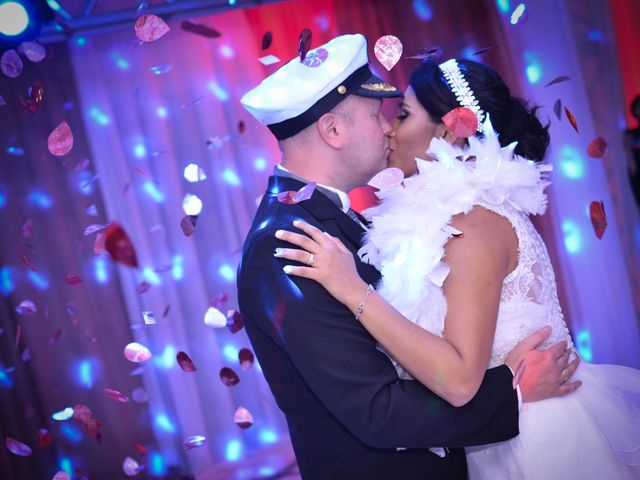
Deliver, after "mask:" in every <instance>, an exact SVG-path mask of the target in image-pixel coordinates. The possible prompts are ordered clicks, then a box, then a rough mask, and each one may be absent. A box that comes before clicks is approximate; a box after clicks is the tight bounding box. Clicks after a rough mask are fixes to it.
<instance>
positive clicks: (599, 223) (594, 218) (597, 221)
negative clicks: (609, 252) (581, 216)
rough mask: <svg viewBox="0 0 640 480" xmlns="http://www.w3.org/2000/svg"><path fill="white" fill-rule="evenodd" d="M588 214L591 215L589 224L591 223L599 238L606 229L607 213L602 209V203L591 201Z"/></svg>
mask: <svg viewBox="0 0 640 480" xmlns="http://www.w3.org/2000/svg"><path fill="white" fill-rule="evenodd" d="M589 215H590V216H591V225H593V230H594V231H595V232H596V237H598V239H601V238H602V236H603V235H604V231H605V230H606V229H607V214H606V213H605V211H604V203H602V202H591V204H590V205H589Z"/></svg>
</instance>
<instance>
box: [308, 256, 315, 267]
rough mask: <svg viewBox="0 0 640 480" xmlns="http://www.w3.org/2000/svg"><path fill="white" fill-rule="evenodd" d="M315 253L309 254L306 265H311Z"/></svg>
mask: <svg viewBox="0 0 640 480" xmlns="http://www.w3.org/2000/svg"><path fill="white" fill-rule="evenodd" d="M315 258H316V257H315V255H314V254H313V253H310V254H309V260H307V267H312V266H313V261H314V260H315Z"/></svg>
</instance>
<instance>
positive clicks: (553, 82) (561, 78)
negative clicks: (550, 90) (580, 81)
mask: <svg viewBox="0 0 640 480" xmlns="http://www.w3.org/2000/svg"><path fill="white" fill-rule="evenodd" d="M569 80H571V77H568V76H566V75H562V76H561V77H556V78H554V79H553V80H551V81H550V82H549V83H547V84H546V85H545V87H550V86H551V85H555V84H557V83H562V82H567V81H569Z"/></svg>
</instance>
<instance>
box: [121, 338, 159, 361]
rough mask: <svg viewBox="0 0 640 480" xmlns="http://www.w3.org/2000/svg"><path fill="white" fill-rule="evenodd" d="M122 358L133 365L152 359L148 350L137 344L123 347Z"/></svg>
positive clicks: (133, 343)
mask: <svg viewBox="0 0 640 480" xmlns="http://www.w3.org/2000/svg"><path fill="white" fill-rule="evenodd" d="M124 356H125V358H126V359H127V360H129V361H130V362H134V363H142V362H146V361H147V360H149V359H150V358H151V357H152V355H151V352H150V351H149V349H148V348H147V347H145V346H144V345H142V344H140V343H138V342H131V343H130V344H128V345H127V346H126V347H124Z"/></svg>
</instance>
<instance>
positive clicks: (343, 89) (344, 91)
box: [338, 85, 347, 95]
mask: <svg viewBox="0 0 640 480" xmlns="http://www.w3.org/2000/svg"><path fill="white" fill-rule="evenodd" d="M338 93H339V94H340V95H344V94H345V93H347V87H345V86H344V85H340V86H339V87H338Z"/></svg>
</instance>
